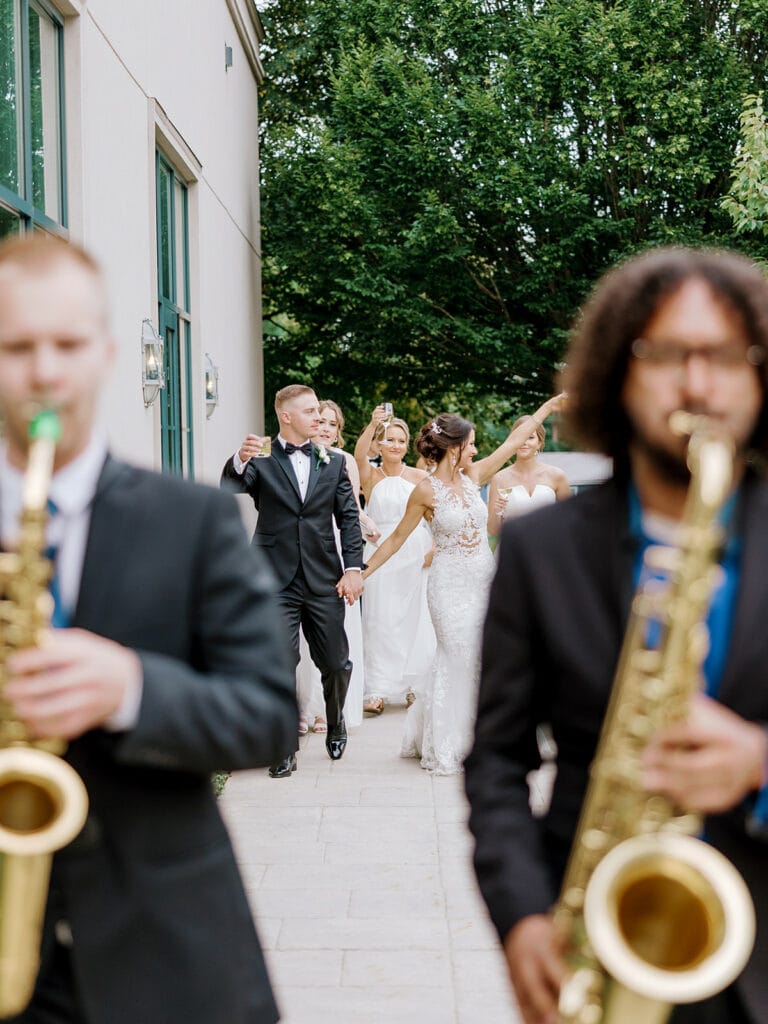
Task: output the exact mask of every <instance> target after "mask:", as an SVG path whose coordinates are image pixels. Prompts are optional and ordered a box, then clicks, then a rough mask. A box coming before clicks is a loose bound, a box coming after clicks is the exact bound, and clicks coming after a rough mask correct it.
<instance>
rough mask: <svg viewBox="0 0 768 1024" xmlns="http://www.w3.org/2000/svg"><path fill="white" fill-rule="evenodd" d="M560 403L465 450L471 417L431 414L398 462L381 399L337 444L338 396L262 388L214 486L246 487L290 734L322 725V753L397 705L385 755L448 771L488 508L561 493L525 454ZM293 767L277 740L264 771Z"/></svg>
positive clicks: (476, 638) (477, 628) (535, 503)
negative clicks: (252, 420) (261, 405)
mask: <svg viewBox="0 0 768 1024" xmlns="http://www.w3.org/2000/svg"><path fill="white" fill-rule="evenodd" d="M565 402H566V398H565V395H562V394H561V395H556V396H554V397H552V398H550V399H548V400H547V401H546V402H544V403H543V404H542V405H541V406H540V407H539V408H537V409H536V411H535V412H534V413H533V414H531V415H528V416H522V417H520V418H519V419H518V420H516V421H515V423H514V424H513V425H512V428H511V430H510V432H509V434H508V436H507V438H506V439H505V440H504V442H503V443H502V444H500V445H499V446H498V447H497V448H496V449H495V451H493V452H492V453H491V454H490V455H488V456H486V457H485V458H482V459H479V460H477V461H475V459H476V456H477V447H476V443H475V428H474V425H473V424H472V423H471V422H470V421H469V420H467V419H464V418H463V417H461V416H459V415H456V414H455V413H442V414H439V415H436V416H435V417H434V418H433V419H431V420H430V421H429V422H428V423H426V424H425V425H424V426H423V427H422V428H421V430H420V431H419V434H418V436H417V437H416V439H415V443H414V447H415V451H416V454H417V464H416V465H414V466H411V465H408V463H407V461H406V460H407V458H408V456H409V450H410V444H411V438H410V430H409V427H408V424H407V423H406V422H405V420H403V419H401V418H399V417H397V416H395V415H394V411H393V409H392V405H391V404H390V403H383V404H380V405H377V406H376V407H375V408H374V410H373V413H372V415H371V420H370V422H369V423H368V425H367V426H366V427H365V429H364V430H363V432H362V433H361V435H360V437H359V438H358V440H357V443H356V445H355V448H354V454H351V453H350V452H348V451H346V450H345V447H344V438H343V429H344V415H343V413H342V410H341V409H340V407H339V406H338V405H337V404H336V403H335V402H333V401H330V400H327V399H320V400H318V398H317V396H316V394H315V392H314V391H313V390H312V388H310V387H308V386H305V385H300V384H291V385H288V386H286V387H284V388H282V389H281V390H280V391H279V392H278V393H277V395H276V396H275V413H276V416H277V420H278V424H279V433H278V435H277V437H275V438H270V437H262V436H259V435H255V434H249V435H248V436H247V437H246V438H245V439H244V441H243V442H242V444H241V446H240V447H239V448H238V450H237V451H236V452H234V453H233V455H232V456H231V458H230V459H228V461H227V463H226V464H225V466H224V470H223V473H222V483H223V485H225V486H234V487H235V488H236V489H237V490H239V491H242V492H244V493H247V494H248V495H250V497H251V498H252V500H253V502H254V505H255V506H256V509H257V512H258V517H257V525H256V532H255V534H254V538H253V540H254V544H255V545H256V546H258V547H259V548H260V549H261V550H263V551H264V553H265V554H266V555H267V557H268V559H269V560H270V561H271V562H272V564H273V567H274V569H275V572H276V574H277V577H278V581H279V587H280V590H279V594H278V601H279V604H280V607H281V609H282V611H283V613H284V619H285V623H286V625H287V628H288V632H289V636H290V647H291V651H292V655H293V661H294V664H295V666H296V679H297V698H298V704H299V711H300V716H299V734H300V735H302V734H306V733H307V731H308V730H309V729H312V730H314V731H315V732H316V733H323V734H325V737H326V738H325V743H326V748H327V751H328V755H329V757H331V758H332V759H333V760H338V759H340V758H341V757H342V756H343V754H344V750H345V748H346V744H347V740H348V734H347V728H348V727H350V726H356V725H359V724H360V722H361V721H362V719H363V716H364V715H368V716H369V717H374V716H377V715H379V714H381V713H382V712H383V711H384V708H385V706H386V705H388V704H390V705H405V706H407V708H408V714H407V716H406V723H405V730H404V735H403V739H402V744H401V749H400V753H401V755H402V756H404V757H415V758H420V761H421V765H422V767H423V768H425V769H427V770H428V771H430V772H434V773H436V774H441V775H449V774H454V773H458V772H460V771H461V770H462V763H463V760H464V758H465V756H466V754H467V753H468V751H469V747H470V745H471V741H472V729H473V723H474V708H475V704H476V700H477V685H478V680H479V652H480V638H481V634H482V623H483V617H484V615H485V609H486V604H487V597H488V590H489V587H490V583H491V579H492V576H493V573H494V567H495V560H494V556H493V552H492V546H491V545H492V543H493V541H494V539H495V538H496V536H497V535H498V533H499V530H500V526H501V523H502V522H503V520H504V518H506V517H510V516H513V515H520V514H521V513H523V512H526V511H530V510H532V509H534V508H537V507H539V506H541V505H543V504H548V503H550V502H553V501H556V500H559V499H562V498H565V497H567V496H568V495H569V493H570V490H569V487H568V482H567V480H566V477H565V474H564V473H563V471H562V470H560V469H558V468H557V467H555V466H551V465H548V464H547V463H546V462H544V461H543V460H540V459H539V458H538V453H539V452H540V450H541V449H542V448H543V445H544V440H545V431H544V422H545V420H546V419H547V417H548V416H550V415H551V414H552V413H554V412H557V411H559V410H560V409H562V408H563V407H564V404H565ZM512 459H514V462H513V463H512V464H511V465H509V466H506V468H504V467H505V465H506V464H507V463H509V462H510V460H512ZM485 485H489V488H488V498H487V502H488V504H487V505H486V502H485V501H484V500H483V497H482V491H481V489H482V488H484V487H485ZM358 599H360V600H358ZM296 746H298V743H297V744H296ZM297 768H298V764H297V757H296V750H295V749H293V750H287V751H285V756H284V757H282V758H281V759H280V760H279V761H278V762H276V763H275V764H273V765H272V766H271V768H270V775H271V776H272V777H273V778H286V777H289V776H290V775H291V774H292V773H293V772H294V771H296V770H297Z"/></svg>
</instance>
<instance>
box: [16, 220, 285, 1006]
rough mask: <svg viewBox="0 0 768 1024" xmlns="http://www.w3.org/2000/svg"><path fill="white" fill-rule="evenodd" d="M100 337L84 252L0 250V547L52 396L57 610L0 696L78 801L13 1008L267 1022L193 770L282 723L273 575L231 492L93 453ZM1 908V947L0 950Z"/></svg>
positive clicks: (221, 763)
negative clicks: (79, 785)
mask: <svg viewBox="0 0 768 1024" xmlns="http://www.w3.org/2000/svg"><path fill="white" fill-rule="evenodd" d="M113 349H114V346H113V342H112V340H111V338H110V335H109V327H108V319H107V304H106V297H105V288H104V282H103V280H102V276H101V272H100V270H99V268H98V266H97V265H96V264H95V263H94V262H93V260H92V259H91V258H90V257H89V256H88V255H87V254H86V253H84V252H83V251H82V250H80V249H78V248H76V247H74V246H68V245H66V244H65V243H63V242H59V241H51V240H43V239H41V238H38V237H37V236H30V237H29V238H26V239H19V240H14V241H12V242H8V243H5V244H4V245H3V246H2V247H0V413H2V417H3V421H4V441H3V445H2V448H1V449H0V525H1V526H2V540H3V544H4V545H5V546H6V547H12V546H13V545H14V544H15V543H16V539H17V531H18V521H19V513H20V510H21V506H22V478H23V472H24V469H25V466H26V462H27V450H28V440H27V429H28V421H29V418H30V415H31V414H32V413H33V412H34V411H35V409H37V408H41V407H42V408H54V409H56V410H57V412H58V414H59V418H60V421H61V429H62V436H61V442H60V444H59V445H58V447H57V450H56V457H55V464H54V474H53V479H52V482H51V487H50V498H51V500H52V502H53V503H54V505H55V506H56V511H55V513H54V514H53V516H52V519H51V522H50V525H49V536H48V540H49V542H50V543H52V544H53V545H55V546H56V548H57V555H56V560H55V566H56V581H57V587H56V591H57V593H58V602H57V604H58V607H57V610H56V615H57V616H58V619H59V621H60V622H61V621H63V620H64V619H67V620H68V622H69V627H68V628H61V629H52V630H50V631H49V632H47V633H46V635H45V637H44V638H43V641H42V642H41V643H40V645H39V646H38V647H35V648H28V649H23V650H17V651H5V652H3V657H4V660H5V666H4V667H5V681H4V694H3V696H4V699H5V700H7V701H9V703H10V705H11V707H12V709H13V711H14V714H15V716H16V717H17V718H18V719H19V720H20V721H21V722H23V723H24V724H25V725H26V727H27V730H28V733H29V734H30V735H31V736H33V737H37V738H39V739H46V738H49V737H61V738H63V739H65V740H67V741H69V747H68V750H67V754H66V759H67V760H68V761H69V762H70V763H71V764H72V765H73V766H74V768H75V769H76V770H77V772H78V773H79V774H80V776H81V777H82V779H83V781H84V783H85V786H86V788H87V790H88V797H89V804H90V806H89V813H88V818H87V821H86V823H85V826H84V828H83V830H82V832H81V833H80V835H79V836H78V837H77V838H76V839H75V840H74V841H73V842H72V843H71V844H70V845H69V846H68V847H66V848H65V849H63V850H62V851H60V852H59V853H57V854H55V856H54V858H53V871H52V878H51V885H50V890H49V895H48V906H47V912H46V920H45V926H44V929H43V937H42V957H41V966H40V970H39V974H38V976H37V987H36V990H35V993H34V996H33V999H32V1002H31V1003H30V1005H29V1007H28V1009H27V1010H26V1011H24V1012H23V1013H22V1014H21V1016H20V1017H19V1018H15V1019H18V1020H19V1021H20V1022H23V1024H137V1022H139V1021H146V1022H150V1021H151V1022H152V1024H211V1022H212V1021H227V1022H228V1024H235V1022H237V1024H272V1022H274V1021H276V1020H277V1018H278V1013H277V1009H276V1006H275V1002H274V999H273V996H272V993H271V990H270V986H269V981H268V978H267V975H266V971H265V966H264V961H263V957H262V954H261V950H260V948H259V942H258V939H257V936H256V933H255V931H254V927H253V923H252V920H251V915H250V912H249V908H248V903H247V901H246V898H245V894H244V891H243V887H242V883H241V880H240V877H239V874H238V871H237V866H236V864H235V859H234V856H233V853H232V848H231V845H230V842H229V838H228V836H227V833H226V830H225V828H224V825H223V822H222V820H221V817H220V815H219V811H218V808H217V804H216V799H215V796H214V794H213V791H212V787H211V772H212V771H214V770H215V769H237V768H249V767H256V766H260V765H264V764H268V763H269V762H270V761H271V760H273V759H274V757H275V756H276V755H278V753H279V752H280V751H281V750H283V749H284V748H285V745H286V744H287V743H288V742H289V741H290V738H291V737H292V736H293V735H294V734H295V730H296V721H297V717H296V715H297V711H296V704H295V697H294V688H293V682H292V678H291V675H290V670H289V667H288V665H287V664H286V662H285V659H284V658H283V656H282V648H283V646H284V645H283V643H282V642H281V629H282V626H281V622H280V619H279V615H278V612H277V607H276V604H275V599H274V589H275V588H274V581H273V579H272V576H271V573H270V571H269V569H268V567H267V566H266V565H265V564H264V563H263V561H262V560H260V559H259V558H257V557H256V556H255V555H254V553H253V552H251V551H250V549H249V546H248V542H247V538H246V537H245V534H244V531H243V529H242V524H241V520H240V516H239V510H238V509H237V504H236V502H235V501H234V500H233V498H232V497H231V496H229V495H225V494H222V493H221V491H219V490H217V489H214V488H206V487H199V486H194V485H192V484H189V483H186V482H184V481H182V480H179V479H175V478H171V477H162V476H160V475H158V474H155V473H151V472H148V471H146V470H143V469H137V468H134V467H132V466H129V465H126V464H124V463H122V462H119V461H117V460H116V459H113V458H112V457H111V456H109V454H108V452H107V445H106V441H105V439H104V437H103V435H102V433H101V431H100V430H99V429H97V428H96V407H97V402H98V397H99V393H100V391H101V385H102V382H103V380H104V378H105V375H106V373H107V371H108V368H109V364H110V361H111V357H112V353H113ZM54 621H56V617H55V618H54ZM6 909H7V908H4V935H5V938H4V940H3V941H4V942H5V943H6V946H5V947H4V948H3V950H2V954H1V955H2V956H3V958H5V957H6V955H10V956H14V955H18V948H16V942H17V940H18V933H17V932H16V931H15V929H14V927H13V924H12V922H11V921H10V920H9V919H8V918H7V916H6ZM18 927H19V928H21V927H22V926H21V924H19V926H18ZM9 943H10V945H9ZM30 969H31V971H32V976H33V978H34V972H35V970H36V965H35V964H34V963H32V964H31V965H30ZM6 977H7V975H6V974H5V973H4V974H3V978H4V979H5V978H6Z"/></svg>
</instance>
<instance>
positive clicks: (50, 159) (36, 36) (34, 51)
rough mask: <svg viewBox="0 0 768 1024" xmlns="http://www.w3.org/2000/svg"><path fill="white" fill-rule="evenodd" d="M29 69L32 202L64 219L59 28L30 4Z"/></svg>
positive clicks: (57, 217) (57, 218) (54, 215)
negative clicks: (62, 202)
mask: <svg viewBox="0 0 768 1024" xmlns="http://www.w3.org/2000/svg"><path fill="white" fill-rule="evenodd" d="M29 72H30V98H31V110H30V114H31V123H32V201H33V202H34V205H35V206H36V207H37V209H38V210H42V211H43V213H45V214H47V215H48V216H49V217H51V219H52V220H57V221H58V220H61V201H60V200H61V197H60V182H61V134H60V120H61V119H60V109H61V105H60V97H59V27H58V25H56V24H55V22H53V21H52V20H51V19H50V18H49V17H47V16H46V15H44V14H42V13H41V12H40V11H38V10H36V9H35V8H34V7H33V6H32V5H31V4H30V7H29Z"/></svg>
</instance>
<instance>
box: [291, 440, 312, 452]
mask: <svg viewBox="0 0 768 1024" xmlns="http://www.w3.org/2000/svg"><path fill="white" fill-rule="evenodd" d="M294 452H303V453H304V454H305V455H311V454H312V442H311V441H305V442H304V444H291V442H290V441H286V442H285V454H286V455H293V453H294Z"/></svg>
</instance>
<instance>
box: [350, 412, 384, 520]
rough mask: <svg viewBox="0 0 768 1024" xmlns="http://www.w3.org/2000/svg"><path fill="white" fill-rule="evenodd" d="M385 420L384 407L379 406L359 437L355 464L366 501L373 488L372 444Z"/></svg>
mask: <svg viewBox="0 0 768 1024" xmlns="http://www.w3.org/2000/svg"><path fill="white" fill-rule="evenodd" d="M384 418H385V413H384V406H383V405H377V406H376V408H375V409H374V410H373V412H372V413H371V422H370V423H369V424H368V426H367V427H366V428H365V430H364V431H363V432H362V434H361V435H360V437H358V439H357V444H356V445H355V463H356V465H357V468H358V471H359V474H360V486H361V487H362V488H363V494H364V495H365V498H366V501H367V500H368V497H369V495H370V493H371V488H372V486H373V467H372V466H371V464H370V462H369V461H368V452H369V451H370V448H371V444H372V443H373V440H374V437H375V435H376V428H377V427H378V425H379V423H381V421H382V420H383V419H384Z"/></svg>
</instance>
